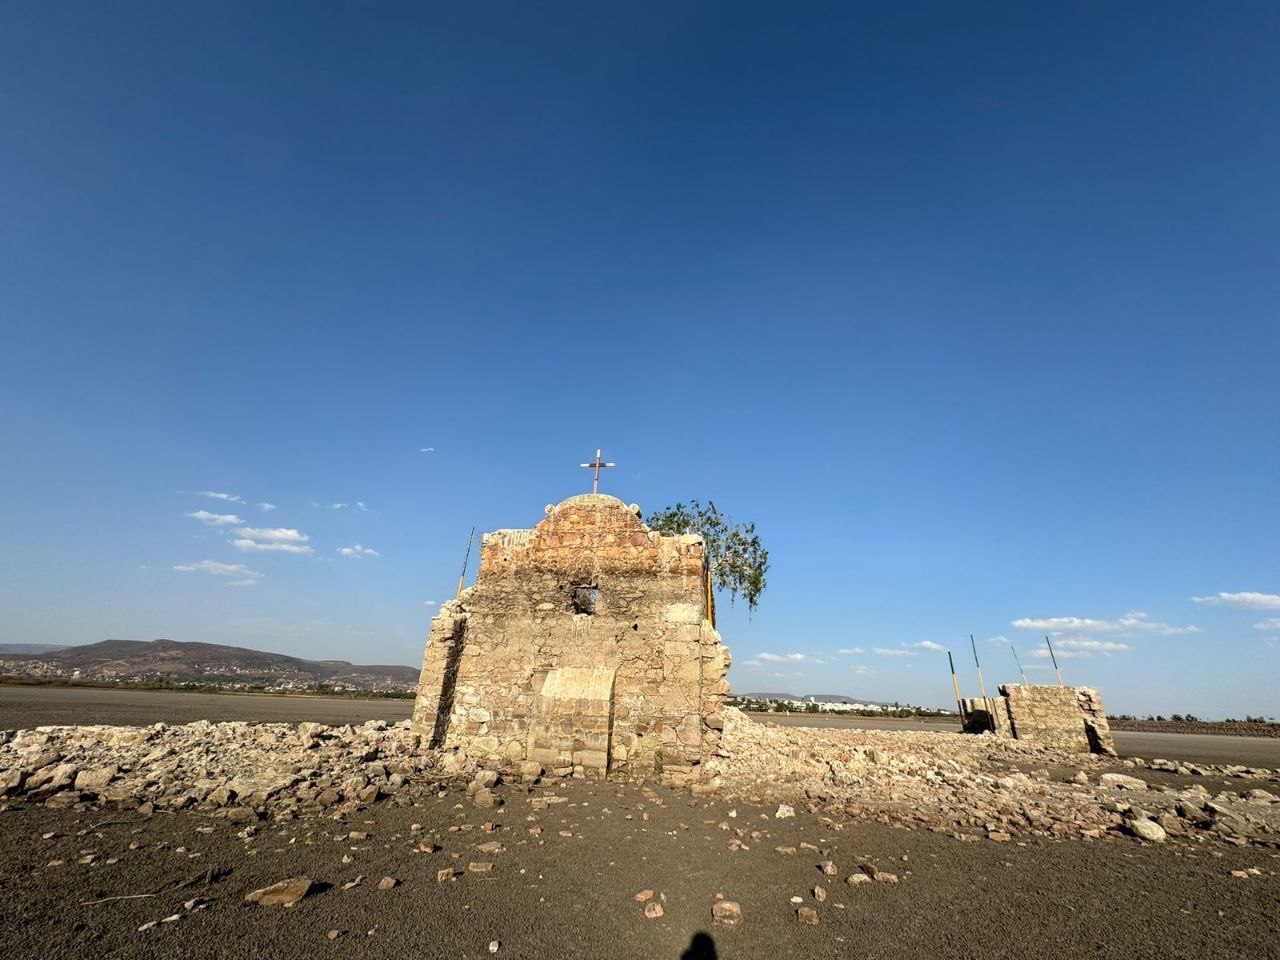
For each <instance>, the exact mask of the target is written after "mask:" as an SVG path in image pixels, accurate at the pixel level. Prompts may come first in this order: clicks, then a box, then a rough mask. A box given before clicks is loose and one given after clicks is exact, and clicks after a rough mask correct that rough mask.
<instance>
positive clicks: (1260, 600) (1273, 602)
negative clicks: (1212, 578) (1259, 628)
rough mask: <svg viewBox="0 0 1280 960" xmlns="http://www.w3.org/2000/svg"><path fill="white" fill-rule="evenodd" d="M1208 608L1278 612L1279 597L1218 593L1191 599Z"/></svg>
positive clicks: (1262, 594) (1265, 594) (1274, 595)
mask: <svg viewBox="0 0 1280 960" xmlns="http://www.w3.org/2000/svg"><path fill="white" fill-rule="evenodd" d="M1191 599H1192V600H1194V601H1195V602H1196V603H1203V604H1205V605H1206V606H1209V607H1237V608H1239V609H1241V610H1280V595H1277V594H1274V593H1253V592H1251V591H1246V592H1245V593H1219V594H1217V595H1216V596H1212V597H1192V598H1191Z"/></svg>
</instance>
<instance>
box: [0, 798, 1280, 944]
mask: <svg viewBox="0 0 1280 960" xmlns="http://www.w3.org/2000/svg"><path fill="white" fill-rule="evenodd" d="M499 793H500V794H502V795H503V796H504V797H505V798H506V800H507V803H506V805H505V806H504V807H503V808H501V809H499V810H496V811H495V810H479V809H477V808H476V807H475V806H474V805H473V804H472V803H471V802H470V801H469V800H468V798H467V797H466V795H465V793H464V792H463V791H462V790H461V789H458V788H450V789H449V790H447V791H446V792H445V793H444V795H443V796H442V797H437V795H436V794H435V793H434V792H426V793H423V794H421V796H420V798H419V799H418V801H416V805H407V804H406V805H404V806H397V805H394V803H383V804H379V805H377V806H375V807H372V808H370V809H369V810H367V811H365V812H363V813H361V814H357V815H356V816H353V817H351V818H349V819H348V820H347V821H344V822H339V821H336V820H333V819H329V818H315V819H300V820H295V821H291V822H286V823H270V822H266V823H262V824H260V825H258V827H257V833H256V835H255V836H252V837H250V838H244V837H242V836H241V835H240V834H241V831H242V830H243V829H244V828H243V825H239V824H231V823H229V822H227V821H226V820H225V819H220V818H214V817H210V816H207V815H204V814H201V813H195V812H180V813H164V814H161V813H157V814H155V815H152V816H150V817H146V816H143V815H140V814H138V813H137V812H111V811H108V810H94V811H85V812H80V813H76V812H72V811H56V810H49V809H46V808H43V807H39V806H26V805H21V804H15V805H12V806H11V807H10V808H9V809H8V810H6V811H4V812H3V813H0V921H2V925H3V927H4V930H5V946H6V956H12V957H48V958H55V957H56V958H62V957H66V958H78V957H84V958H90V957H92V958H101V957H165V958H170V957H228V958H231V957H235V958H244V957H263V958H275V957H279V958H304V957H305V958H312V957H326V956H333V957H362V958H363V957H395V958H397V960H403V958H406V957H412V958H414V960H419V958H422V960H426V958H469V957H488V956H491V955H493V954H491V952H490V946H489V945H490V942H491V941H495V940H496V941H498V944H499V945H498V947H497V954H496V955H497V956H498V957H510V958H525V957H528V958H537V960H545V958H551V957H556V958H559V957H564V958H578V957H581V958H600V957H618V958H629V957H636V958H653V957H659V958H662V957H669V958H673V960H674V958H681V957H689V958H691V960H707V958H710V957H718V958H722V960H729V958H733V960H739V958H741V960H750V958H761V960H764V958H776V957H785V956H797V957H815V958H816V957H832V958H835V957H842V958H843V957H849V956H858V957H860V958H868V960H874V958H896V957H903V958H906V957H911V958H917V957H938V958H950V957H955V958H961V957H978V956H982V957H984V958H985V957H1019V958H1031V957H1046V958H1047V957H1053V958H1055V960H1058V958H1063V957H1090V958H1111V957H1114V958H1126V960H1128V958H1137V957H1152V958H1155V957H1160V958H1167V957H1188V958H1191V957H1194V958H1197V960H1205V958H1212V957H1238V956H1247V957H1264V956H1276V955H1277V950H1278V949H1280V941H1278V940H1277V938H1278V937H1280V881H1278V879H1277V875H1276V871H1277V869H1280V855H1278V854H1276V853H1275V852H1269V851H1262V850H1258V849H1256V848H1254V849H1241V848H1234V847H1229V846H1226V845H1223V844H1216V843H1215V844H1213V845H1212V846H1210V845H1198V846H1192V845H1182V846H1174V845H1165V846H1159V847H1155V846H1143V845H1140V844H1138V843H1136V842H1134V841H1130V840H1121V839H1116V840H1102V841H1095V842H1086V841H1070V842H1048V841H1042V842H1032V843H1028V844H1025V845H1024V844H1018V843H993V842H990V841H985V840H984V841H979V842H969V843H962V842H960V841H958V840H954V839H951V838H949V837H946V836H943V835H940V834H933V833H928V832H923V831H907V830H899V829H892V828H889V827H885V826H881V825H879V824H868V823H854V822H850V823H847V824H843V825H841V826H842V829H836V825H833V824H825V823H822V822H820V821H819V820H817V819H816V818H814V817H812V816H810V815H809V814H807V813H806V812H805V811H803V810H799V809H798V810H797V812H796V816H795V817H794V818H791V819H775V818H774V816H773V813H774V809H773V808H771V807H761V806H752V805H747V804H737V805H734V806H730V805H729V804H728V803H727V802H725V801H722V800H712V799H695V798H692V797H690V796H689V795H688V794H687V793H685V792H681V791H677V790H670V789H665V788H650V789H647V790H646V789H645V788H642V787H638V786H634V785H617V784H604V783H597V782H585V781H570V782H567V783H557V784H554V785H550V786H539V787H533V788H532V793H526V788H523V787H518V788H506V787H501V788H499ZM546 795H558V796H562V797H564V798H565V800H564V802H562V803H559V804H555V805H552V806H549V807H547V808H546V809H544V810H535V809H534V807H533V806H532V805H531V803H530V799H531V798H534V797H543V796H546ZM734 814H736V816H735V815H734ZM646 816H647V817H648V819H645V817H646ZM486 819H491V820H492V821H493V822H494V823H495V824H496V825H497V827H496V829H495V830H494V831H493V832H492V833H485V832H484V831H483V829H482V824H483V823H484V822H485V821H486ZM415 823H417V824H420V825H421V829H420V830H418V831H414V830H413V829H412V824H415ZM722 824H723V825H724V827H725V828H723V829H722V826H721V825H722ZM455 826H456V827H459V828H460V829H459V830H457V831H455V832H450V829H449V828H450V827H455ZM531 828H534V829H537V828H541V833H540V834H538V835H532V834H531V833H530V829H531ZM738 829H740V830H742V831H744V834H743V837H742V842H743V843H745V845H746V847H745V848H743V849H737V850H733V849H731V844H732V842H733V840H734V839H735V838H736V837H737V834H736V833H735V830H738ZM353 830H355V831H362V832H365V833H367V834H369V837H368V839H365V840H352V839H350V834H351V831H353ZM755 832H758V836H757V835H755ZM566 833H567V834H568V835H565V834H566ZM49 834H51V836H46V835H49ZM495 840H496V841H498V842H499V843H500V844H501V845H502V846H503V847H504V848H505V849H504V850H503V851H502V852H481V851H479V850H477V849H476V847H477V845H478V844H481V843H484V842H489V841H495ZM422 842H425V843H426V844H427V845H428V848H430V846H431V845H435V846H438V847H439V848H440V849H439V850H437V851H435V852H430V853H423V852H419V849H418V848H419V844H420V843H422ZM131 843H132V844H135V845H136V849H132V850H131V849H129V847H130V844H131ZM802 843H808V844H812V845H813V846H814V847H817V848H818V849H817V850H812V849H806V848H803V847H801V844H802ZM780 846H781V847H794V848H796V850H795V852H794V853H780V852H778V851H777V850H776V848H777V847H780ZM89 857H92V860H91V862H87V863H82V862H80V861H81V860H84V859H86V858H89ZM345 857H349V858H350V861H349V862H344V858H345ZM823 860H831V861H833V862H834V863H835V864H836V865H837V868H838V873H837V875H836V876H830V877H829V876H825V875H824V874H823V873H822V871H821V870H820V869H819V866H818V864H819V863H820V862H821V861H823ZM473 862H475V863H486V862H487V863H492V865H493V866H492V870H490V871H488V872H473V871H471V870H470V869H469V865H470V864H471V863H473ZM867 863H870V864H873V865H875V866H877V867H879V868H880V869H881V870H887V871H891V872H893V873H895V874H896V875H897V876H898V878H899V882H898V883H897V884H889V883H879V882H877V883H871V884H866V885H862V886H849V885H847V884H846V883H845V882H844V879H845V878H846V877H847V876H848V875H849V874H850V873H853V872H854V871H856V870H857V869H858V868H859V867H860V866H861V865H863V864H867ZM447 867H455V868H457V869H458V870H459V871H461V874H460V875H459V876H458V877H457V878H456V879H454V880H451V881H446V882H437V871H438V870H440V869H442V868H447ZM1250 867H1254V868H1258V869H1260V870H1261V871H1262V875H1260V876H1250V877H1248V878H1247V879H1244V878H1237V877H1233V876H1231V873H1230V871H1231V870H1241V869H1248V868H1250ZM296 875H306V876H308V877H310V878H311V879H312V880H314V881H315V882H316V883H317V884H319V885H321V887H322V889H321V890H320V891H319V892H316V893H312V894H311V895H310V896H308V897H307V898H306V899H304V900H303V901H302V902H301V903H299V904H298V905H297V906H295V907H292V908H283V907H260V906H257V905H254V904H249V903H245V902H244V895H245V894H246V893H248V892H249V891H251V890H254V889H256V888H259V887H262V886H265V885H267V884H270V883H274V882H276V881H278V880H282V879H285V878H287V877H292V876H296ZM358 876H363V877H364V878H365V879H364V880H363V881H362V882H361V883H360V884H359V885H357V886H355V887H353V888H351V889H343V885H344V884H346V883H348V882H350V881H352V880H354V879H356V878H357V877H358ZM384 876H389V877H393V878H395V879H396V880H397V881H398V884H397V886H396V887H395V888H394V889H391V890H385V891H384V890H379V889H378V887H377V884H378V881H379V880H380V879H381V878H382V877H384ZM182 881H191V882H190V883H189V885H186V886H182V887H177V888H175V885H176V884H178V883H180V882H182ZM815 884H821V885H823V886H825V887H826V890H827V892H828V897H827V900H826V901H825V902H817V901H815V899H814V896H813V888H814V885H815ZM646 888H647V889H651V890H653V891H654V892H655V896H656V898H657V899H658V900H659V902H660V903H661V904H662V906H663V910H664V913H663V915H662V916H661V917H659V918H657V919H647V918H646V917H645V915H644V911H643V906H642V904H640V903H637V902H636V901H635V900H634V895H635V894H636V893H637V892H639V891H641V890H643V889H646ZM149 893H157V894H158V895H156V896H149V897H145V898H137V899H116V900H108V901H107V902H101V903H91V902H90V901H95V900H101V899H103V898H107V897H122V896H133V895H136V894H149ZM717 893H722V894H724V896H725V897H727V898H729V899H731V900H735V901H737V902H738V903H740V904H741V907H742V917H743V920H742V923H741V925H740V926H737V927H733V928H730V927H723V926H718V925H714V924H713V923H712V918H711V906H712V904H713V903H714V902H715V896H716V894H717ZM195 897H200V898H205V899H207V901H208V905H207V907H204V908H202V909H196V910H194V911H192V910H187V909H185V908H184V907H183V903H184V902H185V901H189V900H191V899H192V898H195ZM792 897H800V898H802V901H803V902H802V903H800V904H795V903H792V902H791V898H792ZM799 906H810V907H813V908H814V909H816V911H817V913H818V916H819V919H820V923H819V924H818V925H817V926H810V925H806V924H802V923H800V922H799V921H798V919H797V914H796V910H797V908H798V907H799ZM170 916H177V917H178V919H177V920H176V921H173V922H169V923H160V924H158V925H156V926H154V927H152V928H151V929H147V930H143V931H139V929H138V928H139V927H141V926H143V925H144V924H146V923H148V922H150V921H153V920H162V919H163V918H166V917H170ZM330 930H339V931H342V933H341V935H340V936H338V937H337V939H334V940H330V939H328V937H327V934H328V931H330ZM699 934H702V935H704V936H703V937H699V938H698V940H697V941H696V942H695V937H698V935H699ZM707 938H709V939H707ZM691 948H692V949H691Z"/></svg>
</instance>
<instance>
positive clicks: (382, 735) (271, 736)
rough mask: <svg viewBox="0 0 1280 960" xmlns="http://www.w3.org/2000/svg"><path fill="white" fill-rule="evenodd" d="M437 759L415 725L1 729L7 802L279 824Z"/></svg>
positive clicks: (393, 786) (417, 773) (396, 784)
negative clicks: (190, 812) (97, 805)
mask: <svg viewBox="0 0 1280 960" xmlns="http://www.w3.org/2000/svg"><path fill="white" fill-rule="evenodd" d="M435 760H436V758H435V756H434V755H432V754H431V753H430V752H428V751H424V750H422V749H421V748H420V738H419V736H418V734H416V733H414V732H412V731H411V730H410V729H409V724H408V721H405V722H403V723H399V724H394V725H388V724H387V723H386V722H385V721H383V720H372V721H369V722H368V723H365V724H362V725H360V726H342V727H328V726H326V725H324V724H321V723H301V724H289V723H258V724H254V723H244V722H238V723H210V722H209V721H205V720H202V721H199V722H197V723H189V724H185V725H181V726H170V725H168V724H164V723H157V724H155V725H154V726H149V727H115V726H83V727H38V728H36V729H34V730H18V731H16V732H15V731H9V732H5V731H0V797H11V796H18V795H21V796H24V797H26V798H28V799H30V800H40V801H43V802H45V803H46V804H48V805H50V806H55V807H56V806H72V805H75V804H77V803H80V802H82V801H101V802H109V803H113V804H117V805H119V806H121V807H123V808H126V809H134V808H142V809H143V811H144V812H147V811H149V810H157V809H158V810H182V809H185V808H187V807H198V808H201V809H206V810H211V811H219V812H221V813H223V814H224V815H226V816H229V817H231V818H232V819H242V820H253V819H258V818H260V817H265V816H271V817H273V818H277V819H279V818H288V817H291V816H295V815H297V814H298V813H299V812H304V811H308V810H315V811H319V810H328V809H329V808H343V807H352V806H355V805H360V804H369V803H373V802H375V801H377V800H379V799H381V798H383V797H388V796H394V795H396V794H397V793H400V792H402V791H404V790H406V789H407V788H408V787H410V786H411V785H413V784H414V783H415V782H417V783H424V782H426V781H427V780H428V779H430V780H432V781H434V777H430V776H429V775H430V774H431V772H432V770H433V768H434V766H435Z"/></svg>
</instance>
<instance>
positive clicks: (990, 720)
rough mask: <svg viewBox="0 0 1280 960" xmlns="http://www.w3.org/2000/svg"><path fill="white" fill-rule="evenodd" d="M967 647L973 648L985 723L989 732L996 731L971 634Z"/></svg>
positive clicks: (976, 645) (994, 716) (976, 649)
mask: <svg viewBox="0 0 1280 960" xmlns="http://www.w3.org/2000/svg"><path fill="white" fill-rule="evenodd" d="M969 646H971V647H973V665H974V666H975V667H977V668H978V689H979V690H981V691H982V705H983V706H984V707H986V708H987V723H988V724H989V725H990V726H991V732H992V733H994V732H995V729H996V715H995V713H994V712H992V710H991V701H990V700H989V699H987V684H986V682H985V681H984V680H983V679H982V664H980V663H979V662H978V644H977V642H976V641H975V640H974V639H973V634H972V633H971V634H969Z"/></svg>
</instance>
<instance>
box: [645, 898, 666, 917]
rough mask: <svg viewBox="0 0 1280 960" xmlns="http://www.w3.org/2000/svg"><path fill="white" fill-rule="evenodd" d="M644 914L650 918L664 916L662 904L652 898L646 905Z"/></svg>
mask: <svg viewBox="0 0 1280 960" xmlns="http://www.w3.org/2000/svg"><path fill="white" fill-rule="evenodd" d="M644 915H645V916H646V917H648V918H649V919H650V920H656V919H658V917H660V916H662V904H660V903H659V902H658V901H657V900H650V901H649V902H648V903H646V904H645V905H644Z"/></svg>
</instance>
